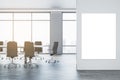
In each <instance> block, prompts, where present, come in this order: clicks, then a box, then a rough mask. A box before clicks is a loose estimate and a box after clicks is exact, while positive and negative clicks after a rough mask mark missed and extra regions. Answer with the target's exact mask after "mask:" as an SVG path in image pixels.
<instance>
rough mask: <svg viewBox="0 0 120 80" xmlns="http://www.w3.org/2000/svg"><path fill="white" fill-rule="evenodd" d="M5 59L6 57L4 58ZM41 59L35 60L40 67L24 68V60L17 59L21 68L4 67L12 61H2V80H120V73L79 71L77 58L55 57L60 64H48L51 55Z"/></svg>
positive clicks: (68, 56)
mask: <svg viewBox="0 0 120 80" xmlns="http://www.w3.org/2000/svg"><path fill="white" fill-rule="evenodd" d="M2 57H5V56H2ZM41 57H44V60H41V58H37V60H36V59H33V62H34V63H37V64H38V65H39V67H33V68H32V69H31V68H30V67H28V68H24V66H23V65H24V60H23V59H22V60H20V59H16V60H14V62H15V63H17V64H20V65H21V66H20V67H17V68H10V69H8V68H7V67H4V65H5V64H8V63H9V62H10V61H9V60H8V59H7V60H6V58H4V59H3V60H2V59H1V60H0V62H1V63H0V80H120V71H87V70H86V71H85V70H84V71H77V70H76V56H75V55H70V54H66V55H62V56H57V57H55V58H56V59H57V60H59V62H58V63H46V62H45V61H46V60H48V59H49V58H50V57H49V55H41Z"/></svg>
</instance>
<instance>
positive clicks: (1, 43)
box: [0, 41, 3, 52]
mask: <svg viewBox="0 0 120 80" xmlns="http://www.w3.org/2000/svg"><path fill="white" fill-rule="evenodd" d="M0 46H3V41H0ZM2 51H3V48H2V47H0V52H2Z"/></svg>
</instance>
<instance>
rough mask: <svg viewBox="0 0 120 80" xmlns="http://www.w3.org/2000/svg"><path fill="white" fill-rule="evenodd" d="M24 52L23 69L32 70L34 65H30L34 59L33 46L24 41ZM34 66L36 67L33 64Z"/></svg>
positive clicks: (31, 43)
mask: <svg viewBox="0 0 120 80" xmlns="http://www.w3.org/2000/svg"><path fill="white" fill-rule="evenodd" d="M24 52H25V55H24V56H25V65H24V67H25V68H27V67H31V68H33V66H34V64H35V63H32V58H33V57H34V45H33V42H30V41H25V43H24ZM27 57H28V58H29V62H28V61H27ZM35 66H38V65H36V64H35Z"/></svg>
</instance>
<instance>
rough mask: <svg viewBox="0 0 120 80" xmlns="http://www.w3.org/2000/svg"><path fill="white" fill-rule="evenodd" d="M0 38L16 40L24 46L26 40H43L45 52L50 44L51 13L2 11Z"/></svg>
mask: <svg viewBox="0 0 120 80" xmlns="http://www.w3.org/2000/svg"><path fill="white" fill-rule="evenodd" d="M0 36H1V37H0V40H2V41H5V43H6V42H7V41H11V40H14V41H16V42H17V43H18V45H20V46H23V45H24V41H33V42H34V41H42V43H43V45H47V46H46V47H44V48H43V53H47V51H48V50H47V49H48V45H49V44H50V13H0Z"/></svg>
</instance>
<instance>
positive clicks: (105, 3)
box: [77, 0, 120, 70]
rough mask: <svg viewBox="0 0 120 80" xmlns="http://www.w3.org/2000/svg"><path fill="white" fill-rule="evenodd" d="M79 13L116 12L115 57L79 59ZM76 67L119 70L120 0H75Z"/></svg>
mask: <svg viewBox="0 0 120 80" xmlns="http://www.w3.org/2000/svg"><path fill="white" fill-rule="evenodd" d="M81 13H116V14H117V23H116V24H117V26H116V28H117V29H116V31H117V32H116V34H117V36H116V37H117V40H116V41H117V42H116V43H117V46H116V47H117V48H116V50H117V52H116V55H117V59H115V60H112V59H110V60H105V59H104V60H100V59H99V60H98V59H94V60H91V59H88V60H87V59H86V60H83V59H81ZM77 18H78V20H77V22H78V23H77V69H78V70H120V0H77Z"/></svg>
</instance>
